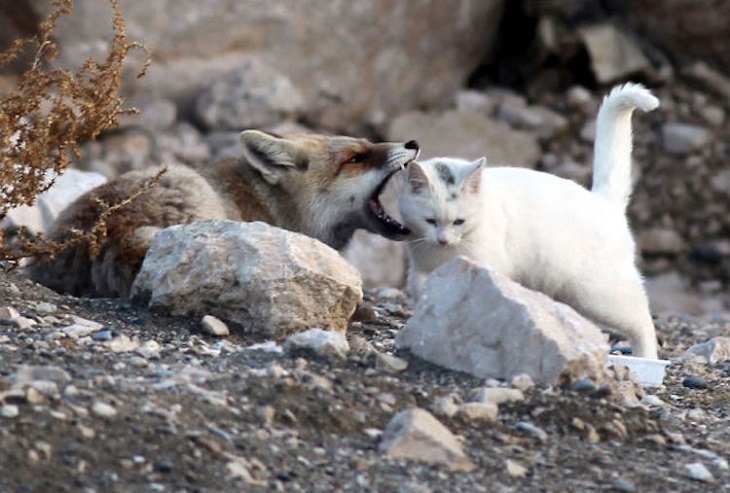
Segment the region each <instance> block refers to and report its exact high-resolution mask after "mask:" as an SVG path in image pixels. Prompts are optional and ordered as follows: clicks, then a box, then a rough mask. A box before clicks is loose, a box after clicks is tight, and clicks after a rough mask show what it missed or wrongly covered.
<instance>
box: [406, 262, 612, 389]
mask: <svg viewBox="0 0 730 493" xmlns="http://www.w3.org/2000/svg"><path fill="white" fill-rule="evenodd" d="M457 315H458V316H457ZM606 340H607V338H606V336H605V335H604V334H602V333H601V331H600V330H599V329H598V328H597V327H596V326H595V325H594V324H593V323H591V322H589V321H588V320H586V319H584V318H583V317H581V316H580V315H579V314H577V313H576V312H575V311H574V310H573V309H571V308H570V307H568V306H566V305H564V304H561V303H557V302H555V301H553V300H551V299H550V298H548V297H547V296H545V295H543V294H541V293H537V292H535V291H531V290H528V289H525V288H524V287H522V286H520V285H518V284H516V283H514V282H512V281H511V280H509V279H508V278H507V277H505V276H503V275H501V274H499V273H497V272H494V271H492V270H491V269H488V268H485V267H480V266H477V265H475V264H474V263H472V262H470V261H468V260H466V259H464V258H457V259H454V260H452V261H450V262H448V263H447V264H445V265H443V266H441V267H440V268H439V269H437V270H436V271H435V272H434V273H432V274H431V276H430V278H429V280H428V281H427V282H426V284H425V286H424V290H423V295H422V297H421V298H420V300H419V301H418V303H417V304H416V307H415V309H414V313H413V316H412V317H411V319H410V320H408V322H407V323H406V326H405V328H403V329H402V330H401V331H400V332H399V333H398V336H397V338H396V345H397V347H399V348H404V349H409V350H410V351H411V352H413V353H414V354H415V355H417V356H419V357H421V358H423V359H425V360H427V361H430V362H433V363H436V364H438V365H441V366H444V367H446V368H450V369H452V370H457V371H463V372H467V373H470V374H472V375H475V376H477V377H480V378H500V379H506V380H509V379H511V378H513V377H515V376H517V375H519V374H523V373H524V374H527V375H529V376H530V377H531V379H532V380H533V381H535V382H537V383H539V384H542V385H555V384H556V383H558V382H563V381H577V380H580V379H581V378H586V377H591V378H593V379H594V380H595V381H602V380H603V379H604V378H605V375H606V373H605V372H606V370H605V366H606V363H607V359H608V351H609V347H608V344H607V342H606Z"/></svg>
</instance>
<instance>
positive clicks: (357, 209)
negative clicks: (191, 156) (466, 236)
mask: <svg viewBox="0 0 730 493" xmlns="http://www.w3.org/2000/svg"><path fill="white" fill-rule="evenodd" d="M241 142H242V144H243V152H244V156H245V158H246V160H247V162H248V164H249V165H250V166H251V167H252V168H254V169H255V170H256V171H257V172H258V173H259V174H260V176H261V177H262V178H263V182H264V183H265V184H266V187H267V188H268V189H269V192H270V193H271V194H282V193H283V194H285V195H286V197H287V199H288V200H289V201H290V202H291V203H292V205H293V208H294V209H296V210H297V211H298V212H299V218H298V219H297V221H298V222H299V224H298V225H296V226H297V227H296V228H292V229H297V230H299V231H300V232H302V233H305V234H307V235H309V236H312V237H314V238H317V239H319V240H320V241H323V242H324V243H327V244H328V245H330V246H331V247H333V248H336V249H338V250H341V249H342V248H344V247H345V246H346V245H347V243H348V242H349V240H350V239H351V238H352V235H353V234H354V232H355V230H356V229H365V230H367V231H370V232H373V233H377V234H380V235H383V236H385V237H386V238H390V239H393V240H402V239H405V237H406V236H407V235H408V233H409V231H408V229H407V228H405V227H404V226H403V225H402V224H400V223H399V222H398V221H396V220H395V219H393V218H392V217H390V216H389V215H388V214H387V213H386V212H385V210H384V209H383V206H382V205H381V203H380V199H379V197H380V193H381V192H382V191H383V189H384V188H385V185H386V184H387V183H388V180H390V178H391V177H392V176H393V175H394V174H395V173H397V172H398V171H401V170H403V169H405V167H406V165H408V163H410V162H411V161H413V160H414V159H416V157H417V156H418V152H419V147H418V143H417V142H416V141H413V140H411V141H408V142H405V143H372V142H370V141H368V140H365V139H358V138H353V137H344V136H325V135H316V134H291V135H286V136H279V135H274V134H269V133H266V132H261V131H258V130H247V131H245V132H243V133H242V134H241ZM284 227H286V225H284Z"/></svg>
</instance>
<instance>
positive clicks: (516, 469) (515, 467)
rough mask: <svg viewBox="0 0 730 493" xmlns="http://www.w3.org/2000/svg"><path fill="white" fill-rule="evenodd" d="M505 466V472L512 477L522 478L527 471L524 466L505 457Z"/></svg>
mask: <svg viewBox="0 0 730 493" xmlns="http://www.w3.org/2000/svg"><path fill="white" fill-rule="evenodd" d="M505 468H506V469H507V474H509V475H510V476H512V477H513V478H524V477H525V476H527V473H528V472H529V470H528V469H527V468H526V467H525V466H523V465H522V464H520V463H519V462H517V461H515V460H512V459H507V461H506V463H505Z"/></svg>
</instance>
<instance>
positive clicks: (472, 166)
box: [462, 157, 487, 193]
mask: <svg viewBox="0 0 730 493" xmlns="http://www.w3.org/2000/svg"><path fill="white" fill-rule="evenodd" d="M486 165H487V158H485V157H480V158H479V159H477V160H476V161H472V162H471V163H469V166H468V167H467V171H466V172H467V177H466V180H464V186H463V187H462V190H465V191H467V192H470V193H479V190H480V188H481V185H482V170H483V169H484V167H485V166H486Z"/></svg>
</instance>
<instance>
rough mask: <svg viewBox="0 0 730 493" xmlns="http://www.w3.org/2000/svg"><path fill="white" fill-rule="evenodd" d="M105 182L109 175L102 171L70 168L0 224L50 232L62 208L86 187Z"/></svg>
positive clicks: (31, 230) (32, 230) (86, 188)
mask: <svg viewBox="0 0 730 493" xmlns="http://www.w3.org/2000/svg"><path fill="white" fill-rule="evenodd" d="M105 182H106V178H105V177H104V176H103V175H101V174H99V173H92V172H88V171H79V170H76V169H72V168H68V169H66V170H65V171H64V172H63V174H62V175H60V176H58V177H57V178H56V182H55V183H54V184H53V186H52V187H51V188H49V189H48V190H47V191H45V192H43V193H42V194H40V195H39V196H38V197H37V198H36V203H35V204H34V205H32V206H26V205H24V206H20V207H16V208H15V209H10V211H9V212H8V215H7V216H6V217H5V218H4V219H3V220H2V222H0V227H2V228H19V227H21V226H22V227H25V228H27V229H28V231H30V232H31V233H48V232H50V231H51V229H52V228H53V225H54V223H55V221H56V218H57V217H58V215H59V214H60V213H61V211H62V210H63V209H65V208H66V207H67V206H68V205H69V204H70V203H71V202H73V201H74V200H76V199H77V198H79V197H80V196H81V195H83V194H84V193H86V192H87V191H89V190H91V189H92V188H94V187H96V186H99V185H101V184H103V183H105Z"/></svg>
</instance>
